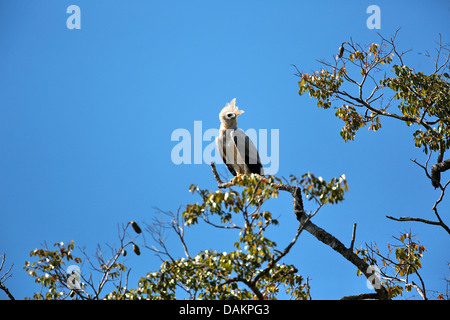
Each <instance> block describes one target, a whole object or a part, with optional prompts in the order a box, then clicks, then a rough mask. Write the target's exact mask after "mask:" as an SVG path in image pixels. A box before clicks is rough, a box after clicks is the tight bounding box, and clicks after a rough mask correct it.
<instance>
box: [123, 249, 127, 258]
mask: <svg viewBox="0 0 450 320" xmlns="http://www.w3.org/2000/svg"><path fill="white" fill-rule="evenodd" d="M122 255H123V256H124V257H125V256H126V255H127V250H125V249H122Z"/></svg>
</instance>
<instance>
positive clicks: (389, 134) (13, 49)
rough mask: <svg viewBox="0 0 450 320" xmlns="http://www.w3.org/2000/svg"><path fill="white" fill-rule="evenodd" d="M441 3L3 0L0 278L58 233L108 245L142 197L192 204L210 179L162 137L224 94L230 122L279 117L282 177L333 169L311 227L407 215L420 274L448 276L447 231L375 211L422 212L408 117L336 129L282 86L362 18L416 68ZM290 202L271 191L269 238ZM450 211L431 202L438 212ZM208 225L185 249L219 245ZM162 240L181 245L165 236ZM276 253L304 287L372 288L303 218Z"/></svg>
mask: <svg viewBox="0 0 450 320" xmlns="http://www.w3.org/2000/svg"><path fill="white" fill-rule="evenodd" d="M72 4H75V5H78V6H79V7H80V9H81V29H80V30H69V29H68V28H67V27H66V20H67V18H68V17H69V14H67V13H66V9H67V7H68V6H69V5H72ZM372 4H376V5H378V6H379V7H380V8H381V29H380V30H369V29H368V28H367V27H366V20H367V18H368V17H369V14H367V13H366V9H367V7H368V6H369V5H372ZM449 18H450V3H449V2H448V1H444V0H441V1H439V0H433V1H428V2H425V1H273V0H272V1H136V0H135V1H101V0H96V1H86V0H71V1H66V0H47V1H22V0H20V1H2V2H1V3H0V30H1V31H0V48H1V49H0V150H1V157H0V254H2V253H6V256H7V264H8V265H9V264H11V263H14V267H13V277H12V278H11V279H9V280H8V281H7V283H6V284H7V286H8V287H9V288H10V290H11V292H12V293H13V294H14V295H15V296H16V298H19V299H20V298H24V297H25V296H31V295H32V293H33V292H34V291H35V290H38V287H37V286H36V285H34V283H33V279H32V278H30V277H28V276H27V275H26V272H25V271H24V270H23V269H22V267H23V265H24V263H25V261H26V260H29V256H28V255H29V252H30V251H31V250H33V249H35V248H36V247H40V246H41V244H43V243H44V241H46V242H47V243H48V244H49V245H53V243H55V242H60V241H64V242H67V241H70V240H71V239H73V240H74V241H75V243H76V245H77V246H80V247H86V250H87V252H88V253H91V254H93V253H94V252H95V248H96V245H97V243H100V244H102V245H104V244H105V243H109V244H114V243H117V226H118V225H119V224H122V223H126V222H127V221H130V220H136V221H138V222H148V223H150V222H151V219H152V217H154V216H155V209H154V207H158V208H160V209H163V210H176V209H177V208H178V207H179V205H182V204H184V205H185V204H188V203H193V202H196V201H198V199H197V198H195V197H193V196H192V195H191V194H190V193H189V192H188V187H189V185H190V184H191V183H194V184H198V185H200V186H202V187H204V188H215V187H216V182H215V180H214V178H213V176H212V174H211V169H210V167H209V164H205V163H203V164H196V165H194V164H190V165H175V164H173V163H172V161H171V150H172V148H173V147H174V146H175V144H176V142H173V141H171V134H172V132H173V131H174V130H175V129H178V128H185V129H187V130H189V131H190V132H191V133H192V134H193V127H194V121H200V120H201V121H202V125H203V131H204V130H206V129H208V128H218V126H219V122H218V113H219V111H220V109H221V108H222V107H223V106H224V104H225V103H226V102H228V101H230V100H231V99H232V98H234V97H236V98H237V105H238V106H239V107H240V108H242V109H244V110H245V113H244V114H243V115H242V116H241V117H240V119H239V126H240V127H242V128H243V129H244V130H245V129H248V128H254V129H268V130H270V129H279V133H280V155H279V158H280V169H279V172H278V174H277V175H278V176H279V177H282V176H284V177H288V176H289V175H290V174H297V175H301V174H302V173H305V172H308V171H310V172H313V173H315V174H316V175H321V176H323V177H324V178H325V179H330V178H332V177H334V176H339V175H341V174H343V173H345V174H346V176H347V179H348V182H349V187H350V191H349V192H348V194H347V196H346V201H345V202H343V203H342V204H340V205H337V206H327V207H324V208H323V209H322V210H321V211H320V213H319V214H318V215H317V216H316V217H315V218H314V220H315V223H316V224H318V225H319V226H321V227H322V228H325V229H326V230H328V231H329V232H331V233H332V234H333V235H335V236H336V237H338V238H339V239H341V241H343V242H344V243H345V244H348V243H349V242H350V239H351V230H352V225H353V223H354V222H356V223H358V229H357V238H356V245H357V246H360V245H361V244H364V243H365V242H371V241H376V242H377V243H378V245H379V247H381V248H383V247H385V245H386V243H387V242H392V241H393V240H392V238H391V237H392V236H393V235H398V234H399V232H401V231H407V230H409V228H412V231H413V233H416V234H417V235H418V237H419V238H420V239H421V240H422V244H423V245H425V247H426V248H427V249H428V251H427V252H426V255H425V258H424V260H423V266H424V269H423V271H422V275H423V277H424V280H425V281H426V283H427V288H429V289H436V290H439V291H441V292H442V291H445V281H444V280H443V279H444V278H445V277H448V275H449V270H448V266H447V265H446V263H447V262H448V261H449V259H450V256H449V250H448V248H449V244H450V243H449V237H448V234H446V232H445V231H444V230H443V229H439V228H437V227H432V226H424V225H421V224H417V223H416V224H413V223H411V224H406V223H399V222H394V221H389V220H387V219H386V218H385V215H386V214H389V215H393V216H405V215H410V216H420V217H423V218H429V219H433V218H434V217H433V215H432V212H431V210H430V209H431V206H432V205H433V203H434V201H435V200H436V199H437V197H438V192H437V191H434V190H433V188H432V187H431V186H430V183H429V180H427V179H426V178H425V176H424V175H423V172H422V171H421V169H420V168H418V167H417V166H416V165H414V164H413V163H412V162H411V161H410V160H409V159H410V158H417V159H418V160H419V161H421V162H424V161H425V158H424V156H423V155H422V153H421V152H420V151H419V150H418V149H415V148H414V145H413V142H412V137H411V130H409V129H408V128H407V127H406V126H404V125H403V124H401V123H397V122H395V121H386V120H385V121H384V122H383V124H384V127H383V128H382V130H381V131H379V132H378V133H375V134H374V133H369V132H367V130H366V129H362V130H361V132H359V133H358V135H357V137H356V141H355V142H352V143H344V142H343V140H342V139H341V138H340V136H339V130H340V127H341V123H340V121H339V120H338V119H337V118H335V117H334V114H333V113H334V112H333V111H328V112H327V111H324V110H320V109H318V108H317V107H316V106H315V101H314V100H312V99H309V98H308V97H307V96H305V97H300V96H299V95H298V94H297V92H298V84H297V78H296V77H295V76H294V75H293V74H294V72H295V70H294V68H293V67H292V66H291V64H295V65H297V66H298V67H299V69H301V70H304V71H310V70H314V69H315V68H317V66H318V64H317V62H316V59H321V58H328V59H331V57H332V56H333V55H335V54H336V52H337V49H338V47H339V46H340V44H341V42H343V41H346V40H349V38H350V37H352V38H353V40H354V41H355V42H360V43H363V44H365V43H371V42H372V41H378V39H379V38H378V36H377V35H376V32H377V31H378V32H380V33H382V34H383V35H384V36H386V37H387V36H390V35H392V34H393V33H394V32H395V30H396V29H398V28H400V27H401V28H402V29H401V31H400V33H399V36H398V44H399V45H400V46H401V48H403V49H404V50H407V49H413V50H414V51H413V52H411V53H410V54H408V58H407V62H408V63H409V64H411V65H413V66H414V67H416V68H423V70H425V71H426V70H427V68H429V67H430V64H429V63H428V62H427V60H425V59H424V58H423V57H422V56H419V55H418V54H417V53H418V52H420V51H422V52H423V51H425V50H430V51H432V50H433V48H434V41H435V40H437V39H438V36H439V33H442V37H443V40H444V42H450V35H449V34H448V31H449V30H450V28H449V27H450V23H449V21H450V19H449ZM207 144H208V143H207V142H205V143H204V144H203V147H205V146H206V145H207ZM444 178H448V175H447V174H444ZM291 203H292V202H291V199H289V197H288V196H281V197H280V198H279V199H278V200H275V202H274V204H273V208H274V209H273V210H274V215H281V216H280V222H281V225H280V226H279V227H278V230H276V232H275V233H274V236H275V238H276V241H277V242H279V243H280V244H282V243H288V242H289V241H290V240H291V239H292V237H293V235H294V232H295V228H296V220H295V217H294V216H293V214H292V206H291ZM449 208H450V206H449V202H448V199H446V200H444V202H443V203H442V204H441V212H442V213H443V217H444V219H447V224H448V223H449V222H450V221H448V214H447V213H448V212H449ZM222 239H223V238H222V237H220V238H219V237H218V236H217V233H214V232H211V230H210V229H208V228H204V227H195V228H191V229H189V230H187V240H188V242H189V244H190V245H191V247H192V248H193V249H192V251H193V252H195V251H196V250H202V249H208V248H214V249H215V248H219V249H221V248H223V250H228V251H229V250H231V248H229V247H228V248H227V246H226V245H225V244H224V242H223V240H222ZM147 240H150V237H148V239H147ZM168 242H169V243H170V244H171V245H172V246H173V248H176V246H177V244H178V242H177V241H176V239H175V237H174V236H172V237H169V238H168ZM205 244H206V245H205ZM285 262H287V263H293V264H295V265H296V266H297V268H298V269H299V273H300V274H302V275H303V276H304V277H310V278H311V282H310V284H311V287H312V291H311V292H312V297H313V298H316V299H337V298H340V297H342V296H344V295H348V294H356V293H363V292H368V291H370V290H368V289H367V288H366V282H365V279H364V278H363V277H356V269H355V268H354V266H353V265H351V264H350V263H348V262H347V261H345V260H344V259H343V258H342V257H341V256H340V255H338V254H337V253H335V252H333V251H332V250H331V249H330V248H329V247H327V246H325V245H323V244H322V243H319V242H318V241H317V240H316V239H314V238H313V237H311V236H310V235H309V234H307V233H304V234H303V235H302V236H301V237H300V239H299V241H298V243H297V244H296V246H295V247H294V249H293V250H292V252H291V253H290V255H289V258H288V259H286V260H285ZM127 264H128V265H130V266H131V267H132V273H131V280H132V281H135V282H134V284H133V283H132V282H130V286H131V287H135V286H136V285H135V283H136V280H137V279H138V278H139V277H141V276H144V275H145V273H146V272H148V271H152V270H155V269H156V268H158V266H159V264H160V262H159V260H158V259H157V258H156V257H154V256H153V255H152V253H150V252H144V253H143V254H142V255H141V256H140V257H138V258H136V257H133V256H130V257H129V260H128V262H127ZM86 268H87V267H86ZM82 271H84V272H89V270H82ZM0 298H6V295H5V294H4V293H3V292H0Z"/></svg>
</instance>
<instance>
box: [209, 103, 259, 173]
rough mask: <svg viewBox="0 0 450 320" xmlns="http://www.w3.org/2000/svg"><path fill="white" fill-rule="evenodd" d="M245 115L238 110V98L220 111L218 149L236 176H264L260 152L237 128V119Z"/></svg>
mask: <svg viewBox="0 0 450 320" xmlns="http://www.w3.org/2000/svg"><path fill="white" fill-rule="evenodd" d="M243 113H244V111H243V110H238V107H237V106H236V98H234V99H233V100H231V102H229V103H227V104H226V105H225V107H224V108H223V109H222V111H220V114H219V119H220V131H219V136H218V137H217V138H216V146H217V149H218V150H219V153H220V155H221V157H222V159H223V162H224V163H225V164H226V166H227V168H228V170H230V172H231V173H232V174H233V175H234V176H236V175H238V174H249V173H257V174H259V175H264V169H263V167H262V165H261V160H260V158H259V154H258V150H257V149H256V147H255V145H254V144H253V142H252V141H251V140H250V138H249V137H248V136H247V135H246V134H245V133H244V131H242V130H241V129H238V128H237V117H238V116H239V115H241V114H243Z"/></svg>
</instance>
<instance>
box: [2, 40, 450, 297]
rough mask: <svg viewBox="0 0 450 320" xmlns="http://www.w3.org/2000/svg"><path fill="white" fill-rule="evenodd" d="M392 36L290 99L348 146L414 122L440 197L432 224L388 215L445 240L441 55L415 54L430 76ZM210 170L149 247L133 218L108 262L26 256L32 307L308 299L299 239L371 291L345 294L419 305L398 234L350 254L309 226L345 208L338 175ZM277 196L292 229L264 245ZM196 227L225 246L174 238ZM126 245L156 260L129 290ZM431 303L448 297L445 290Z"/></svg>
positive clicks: (323, 72)
mask: <svg viewBox="0 0 450 320" xmlns="http://www.w3.org/2000/svg"><path fill="white" fill-rule="evenodd" d="M396 35H397V34H395V35H394V36H393V37H391V38H390V39H385V38H383V37H381V36H380V37H381V41H380V43H372V44H370V45H367V46H361V45H359V44H355V43H353V41H352V40H350V41H349V42H344V43H343V44H342V47H341V49H342V50H339V54H338V55H337V56H336V58H335V59H334V61H332V62H327V61H323V60H322V61H320V62H321V64H322V65H323V68H321V69H320V70H317V71H313V72H310V73H306V72H300V71H298V69H297V71H298V73H297V75H298V77H299V78H300V80H299V81H298V85H299V94H300V95H303V94H305V93H308V94H309V95H310V96H311V97H312V98H314V99H316V100H317V106H318V107H319V108H323V109H332V108H333V107H334V110H335V115H336V117H338V118H339V119H340V120H341V121H343V127H342V129H341V132H340V135H341V137H342V138H343V139H344V141H346V142H348V141H353V140H355V137H356V134H357V132H358V130H359V129H361V128H363V127H365V126H368V129H369V130H371V131H374V132H375V131H378V130H380V129H381V128H382V118H383V117H389V118H393V119H396V120H399V121H401V122H403V123H404V124H406V125H407V126H415V127H416V130H415V131H414V133H413V135H412V138H413V141H414V146H415V147H418V148H421V150H423V152H424V153H425V155H426V156H427V160H426V162H425V163H424V164H421V163H419V162H417V161H416V160H413V162H414V163H415V164H417V165H419V166H420V167H421V168H422V169H423V170H424V173H425V175H426V176H427V177H428V178H429V179H430V182H431V185H432V186H433V187H435V188H438V189H439V190H440V191H441V195H440V197H439V198H438V199H437V200H436V202H435V203H434V206H433V208H432V214H433V215H434V219H428V218H427V219H425V218H414V217H401V218H394V217H388V218H390V219H393V220H397V221H416V222H420V223H426V224H429V225H432V226H431V227H440V228H444V229H445V230H446V231H447V232H448V233H450V229H449V228H448V226H447V225H446V224H445V222H444V220H443V219H442V217H441V214H440V213H439V211H438V205H439V203H440V202H441V201H442V199H443V197H444V194H445V191H446V188H447V186H448V184H449V183H450V180H449V181H447V182H445V183H444V182H442V181H441V173H442V172H444V171H446V170H447V169H449V168H450V160H444V158H445V154H446V152H447V150H448V149H449V148H450V127H449V121H450V109H449V108H450V84H449V78H450V76H449V73H448V72H449V67H450V66H449V59H450V55H449V47H448V46H445V45H443V44H442V43H438V48H437V55H436V57H432V56H431V55H430V54H428V53H426V54H425V56H427V57H428V58H430V59H431V60H432V61H433V63H434V70H433V72H431V73H430V74H425V72H423V71H419V70H415V69H414V68H413V67H411V66H407V65H406V64H405V63H404V60H405V54H406V52H399V50H398V48H397V46H396V44H395V37H396ZM433 153H434V154H437V158H436V163H435V164H434V165H433V166H431V167H429V162H430V159H431V155H432V154H433ZM211 166H212V169H213V175H214V178H215V179H216V181H217V183H218V190H208V189H202V188H201V187H200V186H196V185H191V186H190V188H189V191H190V192H191V193H192V194H193V195H194V196H195V197H196V198H197V199H198V201H197V202H195V203H192V204H188V205H186V206H185V207H184V208H183V209H180V210H178V211H176V212H175V213H174V212H165V216H166V217H167V218H168V220H166V221H155V222H154V223H152V224H150V225H149V226H148V227H147V228H146V230H145V232H148V233H150V234H151V235H152V238H153V240H154V244H153V245H147V244H146V243H141V242H139V239H140V237H141V234H142V232H143V231H142V229H141V228H140V226H139V225H138V224H137V223H136V222H134V221H132V222H129V223H127V224H126V225H123V226H122V228H121V229H120V233H119V246H118V247H117V248H115V249H112V250H111V254H110V256H108V257H106V255H105V254H104V253H103V252H102V250H101V249H100V247H99V249H98V251H97V255H96V257H95V259H94V258H93V257H89V256H88V255H87V254H85V253H84V252H83V251H82V250H81V255H77V256H75V254H74V252H75V251H76V249H75V244H74V242H73V241H70V242H69V243H66V244H64V243H55V244H54V246H53V248H49V247H47V246H44V247H43V248H41V249H35V250H33V251H31V252H30V257H31V258H32V259H34V261H33V260H31V261H27V262H26V263H25V267H24V269H25V270H26V272H28V274H29V275H30V276H31V277H32V278H34V281H35V282H36V283H38V284H40V285H41V286H42V290H41V292H38V293H35V294H34V295H32V296H30V299H177V298H180V297H181V298H189V299H276V298H278V297H279V296H280V294H281V293H282V294H283V297H289V298H292V299H310V298H311V295H310V284H309V281H308V279H307V278H305V277H304V276H302V275H301V274H299V271H298V269H297V268H296V267H295V266H294V265H292V264H286V263H285V262H283V258H284V257H286V256H287V255H288V254H289V253H290V251H291V248H292V247H293V246H294V245H295V244H296V243H297V241H298V239H299V238H300V235H301V234H302V232H304V231H307V232H309V233H310V234H311V235H313V236H314V237H315V238H316V239H317V240H319V242H321V243H322V244H325V245H327V246H329V247H330V248H331V249H333V250H335V251H336V252H338V253H339V254H340V255H341V256H342V258H344V259H345V260H347V261H348V262H350V263H351V264H353V265H354V266H355V267H356V271H357V272H356V273H357V275H363V276H365V277H366V278H367V279H368V281H369V282H370V283H372V285H373V288H374V292H371V293H368V294H363V295H354V296H348V297H343V298H345V299H359V298H361V299H362V298H375V299H391V298H393V297H399V296H401V295H402V294H403V292H404V290H406V291H411V290H412V289H415V290H416V291H417V292H418V294H419V295H420V296H421V297H422V298H424V299H427V298H428V296H427V290H426V288H425V283H424V281H423V279H422V277H421V276H420V273H419V272H420V269H421V268H422V258H423V255H424V254H425V253H426V249H425V247H424V246H423V245H421V244H420V241H419V240H418V239H416V238H415V236H414V235H412V234H410V233H403V234H401V235H400V236H399V237H398V238H396V241H397V242H396V243H394V244H390V245H388V247H387V248H386V249H385V250H380V249H378V248H377V246H376V244H371V245H367V246H366V247H362V246H361V247H359V248H354V247H353V241H352V244H351V245H350V247H346V246H345V245H344V244H342V242H340V241H339V240H338V239H337V238H336V237H334V236H333V235H331V234H330V233H328V232H327V231H325V230H324V229H322V228H320V227H319V226H317V225H315V224H314V222H313V218H314V216H315V215H316V214H317V213H318V212H319V210H320V209H321V208H322V206H324V205H327V204H328V205H336V204H338V203H340V202H342V201H344V200H345V197H344V196H345V192H347V191H348V189H349V186H348V183H347V181H346V177H345V175H341V176H339V177H336V178H332V179H331V180H330V181H326V180H325V179H323V178H322V177H320V176H319V177H317V176H316V175H315V174H313V173H310V172H306V173H305V174H303V175H301V176H300V177H296V176H291V180H290V181H289V183H283V182H282V180H280V179H278V178H276V177H260V176H259V175H254V174H252V175H240V176H237V177H235V178H234V179H232V180H231V181H229V182H225V183H224V182H222V180H221V178H220V177H219V175H218V174H217V171H216V169H215V165H214V164H211ZM280 192H287V193H288V194H290V195H291V196H292V199H293V214H294V215H295V217H296V219H297V221H298V228H297V231H296V233H294V234H292V235H290V239H292V240H291V241H290V242H289V243H288V244H287V245H284V246H282V245H280V244H277V243H276V242H275V241H274V240H272V239H270V238H269V237H268V231H269V230H270V229H272V228H276V226H277V225H278V224H279V221H278V220H277V218H275V217H276V213H274V212H270V211H269V210H267V209H266V206H265V203H266V202H268V201H280V200H279V199H277V197H278V195H279V193H280ZM303 197H304V198H305V199H306V200H308V201H311V202H312V203H313V204H314V206H315V209H314V210H312V211H308V212H307V211H306V210H305V209H304V206H303ZM200 223H204V224H207V225H209V226H211V227H212V228H219V229H222V230H228V231H230V236H231V237H235V240H234V244H233V250H232V251H229V252H219V251H216V250H201V251H199V252H195V253H193V252H191V250H190V249H189V246H188V244H187V243H186V241H185V237H184V232H185V229H186V228H195V227H196V226H197V225H198V224H200ZM130 227H131V229H132V230H133V231H131V229H130ZM167 229H169V230H171V231H172V232H173V233H174V234H176V235H177V237H178V239H179V240H180V245H181V247H182V249H183V251H184V256H182V257H179V256H174V255H173V253H171V252H170V251H169V250H168V248H167V246H166V245H165V239H164V237H163V236H162V234H163V231H164V230H167ZM286 236H288V235H286ZM318 245H320V244H319V243H318ZM130 249H132V251H133V252H134V254H136V255H140V254H141V250H142V249H147V250H151V251H152V252H154V253H155V254H156V255H157V256H159V257H160V258H161V260H162V264H161V267H160V268H159V269H158V270H154V271H149V272H148V273H147V274H146V275H143V276H142V278H141V279H140V280H139V281H138V283H137V284H129V283H128V276H129V272H130V268H129V267H128V266H126V265H125V263H124V262H123V259H124V257H125V256H126V255H127V250H130ZM73 263H77V264H84V265H90V267H91V269H93V270H95V271H96V272H97V273H98V274H100V277H99V279H96V278H95V279H94V277H93V276H92V274H84V273H81V272H79V271H78V270H72V272H70V273H68V272H67V268H68V266H69V265H70V264H73ZM2 266H3V264H2ZM0 283H1V284H2V285H3V282H1V281H0ZM107 284H108V285H107ZM438 297H439V298H448V297H446V296H444V294H441V295H439V296H438Z"/></svg>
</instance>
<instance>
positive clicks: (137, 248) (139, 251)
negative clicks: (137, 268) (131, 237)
mask: <svg viewBox="0 0 450 320" xmlns="http://www.w3.org/2000/svg"><path fill="white" fill-rule="evenodd" d="M133 251H134V253H136V254H137V255H140V254H141V250H139V247H138V246H137V245H136V244H133Z"/></svg>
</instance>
